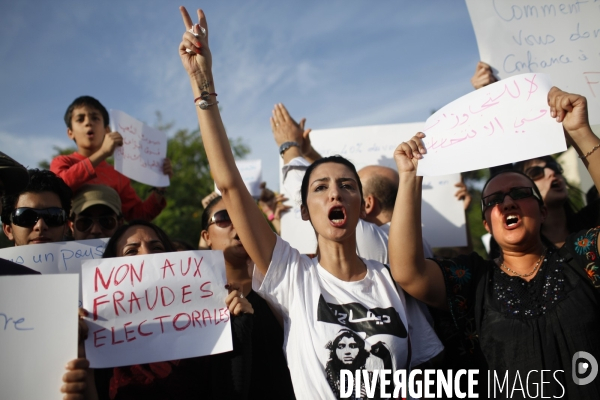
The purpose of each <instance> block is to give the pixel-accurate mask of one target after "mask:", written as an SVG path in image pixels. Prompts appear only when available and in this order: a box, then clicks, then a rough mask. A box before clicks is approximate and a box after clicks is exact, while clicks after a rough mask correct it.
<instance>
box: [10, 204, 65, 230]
mask: <svg viewBox="0 0 600 400" xmlns="http://www.w3.org/2000/svg"><path fill="white" fill-rule="evenodd" d="M40 218H41V219H43V220H44V222H45V223H46V225H48V226H49V227H52V228H56V227H57V226H61V225H64V224H65V222H66V221H67V215H66V213H65V210H63V209H62V208H59V207H50V208H42V209H37V208H30V207H19V208H17V209H16V210H15V211H13V212H12V214H11V215H10V221H11V222H12V223H13V224H15V225H17V226H22V227H23V228H32V227H34V226H35V224H37V222H38V221H39V220H40Z"/></svg>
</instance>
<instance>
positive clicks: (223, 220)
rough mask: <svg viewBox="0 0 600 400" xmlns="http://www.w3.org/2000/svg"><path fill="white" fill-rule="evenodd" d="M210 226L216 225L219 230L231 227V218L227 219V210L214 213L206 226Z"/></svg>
mask: <svg viewBox="0 0 600 400" xmlns="http://www.w3.org/2000/svg"><path fill="white" fill-rule="evenodd" d="M212 224H215V225H217V226H218V227H219V228H227V227H229V226H231V218H229V213H228V212H227V210H221V211H217V212H216V213H214V214H213V216H212V217H211V218H210V222H209V223H208V226H211V225H212ZM208 226H207V228H208Z"/></svg>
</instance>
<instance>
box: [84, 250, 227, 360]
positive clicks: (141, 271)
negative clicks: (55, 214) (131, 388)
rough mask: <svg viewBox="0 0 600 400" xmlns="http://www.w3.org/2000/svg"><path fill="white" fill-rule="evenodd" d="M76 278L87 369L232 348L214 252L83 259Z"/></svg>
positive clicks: (221, 263) (219, 260) (221, 272)
mask: <svg viewBox="0 0 600 400" xmlns="http://www.w3.org/2000/svg"><path fill="white" fill-rule="evenodd" d="M82 278H83V279H82V284H83V305H84V308H85V309H86V310H88V311H90V312H91V314H92V315H91V316H90V317H89V318H88V319H87V324H88V328H89V335H88V339H87V340H86V343H85V348H86V355H87V358H88V359H89V360H90V364H91V366H92V368H108V367H117V366H123V365H133V364H144V363H150V362H158V361H168V360H177V359H181V358H190V357H199V356H204V355H209V354H216V353H222V352H225V351H230V350H232V342H231V328H230V316H229V310H228V309H227V306H226V305H225V297H227V290H225V283H226V280H225V260H224V258H223V253H222V252H220V251H185V252H175V253H162V254H152V255H145V256H134V257H120V258H109V259H104V260H101V261H96V260H91V261H87V262H85V263H84V264H83V274H82Z"/></svg>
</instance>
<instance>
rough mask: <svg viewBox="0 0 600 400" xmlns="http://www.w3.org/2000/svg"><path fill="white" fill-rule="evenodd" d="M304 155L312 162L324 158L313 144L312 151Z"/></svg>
mask: <svg viewBox="0 0 600 400" xmlns="http://www.w3.org/2000/svg"><path fill="white" fill-rule="evenodd" d="M303 156H304V158H306V160H307V161H308V162H310V163H311V164H312V163H314V162H315V161H317V160H318V159H320V158H323V156H321V155H320V154H319V153H318V152H317V151H316V150H315V149H314V148H313V147H312V146H311V148H310V151H309V152H307V153H306V154H303Z"/></svg>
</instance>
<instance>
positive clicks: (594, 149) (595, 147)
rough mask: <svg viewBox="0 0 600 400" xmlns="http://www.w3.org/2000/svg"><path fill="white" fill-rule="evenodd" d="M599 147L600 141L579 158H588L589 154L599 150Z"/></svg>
mask: <svg viewBox="0 0 600 400" xmlns="http://www.w3.org/2000/svg"><path fill="white" fill-rule="evenodd" d="M598 148H600V143H598V144H597V145H595V146H594V147H593V148H592V149H591V150H590V151H588V152H587V154H586V155H585V156H579V158H581V159H582V160H585V159H586V158H588V156H589V155H590V154H592V153H593V152H595V151H596V150H598Z"/></svg>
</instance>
